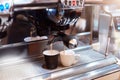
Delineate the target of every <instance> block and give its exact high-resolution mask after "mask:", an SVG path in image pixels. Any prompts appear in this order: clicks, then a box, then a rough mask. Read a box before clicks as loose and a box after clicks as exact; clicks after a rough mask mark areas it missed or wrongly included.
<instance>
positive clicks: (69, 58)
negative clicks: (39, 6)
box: [60, 50, 77, 66]
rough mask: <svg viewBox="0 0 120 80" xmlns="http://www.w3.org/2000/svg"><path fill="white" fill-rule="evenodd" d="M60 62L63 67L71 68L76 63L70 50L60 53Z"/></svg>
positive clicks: (73, 53)
mask: <svg viewBox="0 0 120 80" xmlns="http://www.w3.org/2000/svg"><path fill="white" fill-rule="evenodd" d="M60 61H61V64H62V65H63V66H71V65H72V64H75V63H76V62H77V60H76V59H75V52H74V51H72V50H65V51H61V52H60Z"/></svg>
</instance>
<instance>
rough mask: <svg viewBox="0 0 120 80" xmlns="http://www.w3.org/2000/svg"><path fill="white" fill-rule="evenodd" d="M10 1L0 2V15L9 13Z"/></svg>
mask: <svg viewBox="0 0 120 80" xmlns="http://www.w3.org/2000/svg"><path fill="white" fill-rule="evenodd" d="M11 6H12V2H11V1H9V0H8V1H6V0H5V1H0V14H8V13H9V12H10V11H11Z"/></svg>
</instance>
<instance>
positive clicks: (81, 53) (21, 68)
mask: <svg viewBox="0 0 120 80" xmlns="http://www.w3.org/2000/svg"><path fill="white" fill-rule="evenodd" d="M75 52H76V55H77V59H78V60H79V62H78V63H76V64H74V65H72V66H70V67H63V66H62V65H59V66H58V68H57V69H54V70H49V69H46V68H45V67H44V60H43V58H42V57H39V56H38V57H36V59H23V60H21V61H18V62H16V63H11V64H10V63H9V64H7V63H6V64H5V63H4V64H0V80H42V79H45V80H46V79H48V80H62V79H65V78H71V80H73V79H72V78H73V77H74V76H75V77H79V78H80V75H79V74H83V73H86V74H87V72H90V71H94V70H97V69H102V68H103V67H106V66H112V68H111V67H109V68H110V70H113V69H114V70H115V69H118V68H119V66H118V65H117V64H115V63H117V61H116V59H115V57H113V56H110V57H107V58H105V56H104V55H103V54H100V53H98V52H96V51H94V50H93V49H92V48H87V49H83V50H79V49H77V50H76V51H75ZM113 67H114V68H113ZM109 68H108V69H109ZM103 70H104V69H103ZM106 71H107V70H106ZM108 71H109V70H108ZM104 72H105V71H104ZM79 80H80V79H79ZM81 80H82V79H81ZM83 80H84V79H83Z"/></svg>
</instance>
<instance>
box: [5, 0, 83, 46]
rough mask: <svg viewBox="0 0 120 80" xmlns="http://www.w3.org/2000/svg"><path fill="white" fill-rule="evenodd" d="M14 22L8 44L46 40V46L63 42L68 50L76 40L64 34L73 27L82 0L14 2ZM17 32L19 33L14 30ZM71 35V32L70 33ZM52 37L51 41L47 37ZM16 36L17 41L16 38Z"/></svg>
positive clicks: (78, 14) (81, 8)
mask: <svg viewBox="0 0 120 80" xmlns="http://www.w3.org/2000/svg"><path fill="white" fill-rule="evenodd" d="M13 4H14V6H13V14H12V16H11V19H12V20H13V22H12V24H11V26H10V29H9V34H8V40H7V43H8V44H11V43H17V42H24V41H25V38H26V37H32V39H33V38H35V37H38V36H39V39H41V37H42V38H43V40H44V39H49V41H48V44H51V43H53V42H56V41H63V43H64V45H66V46H67V47H69V48H74V47H76V46H77V44H78V43H77V39H76V37H75V36H74V35H72V34H71V33H69V34H66V33H65V31H66V30H68V29H69V28H70V24H73V25H75V24H76V22H77V20H78V19H79V18H80V15H81V12H82V10H83V7H84V0H50V1H48V0H31V1H26V2H24V1H22V0H21V1H20V3H18V2H17V1H16V0H15V1H14V2H13ZM16 30H19V31H16ZM71 32H72V31H71ZM50 36H52V39H51V38H50ZM15 37H16V38H15Z"/></svg>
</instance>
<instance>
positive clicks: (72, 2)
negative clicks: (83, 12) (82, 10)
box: [61, 0, 84, 7]
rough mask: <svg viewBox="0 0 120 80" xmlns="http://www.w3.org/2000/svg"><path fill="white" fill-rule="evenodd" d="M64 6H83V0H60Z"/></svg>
mask: <svg viewBox="0 0 120 80" xmlns="http://www.w3.org/2000/svg"><path fill="white" fill-rule="evenodd" d="M61 2H62V3H63V4H64V5H65V6H69V7H83V5H84V0H61Z"/></svg>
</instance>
